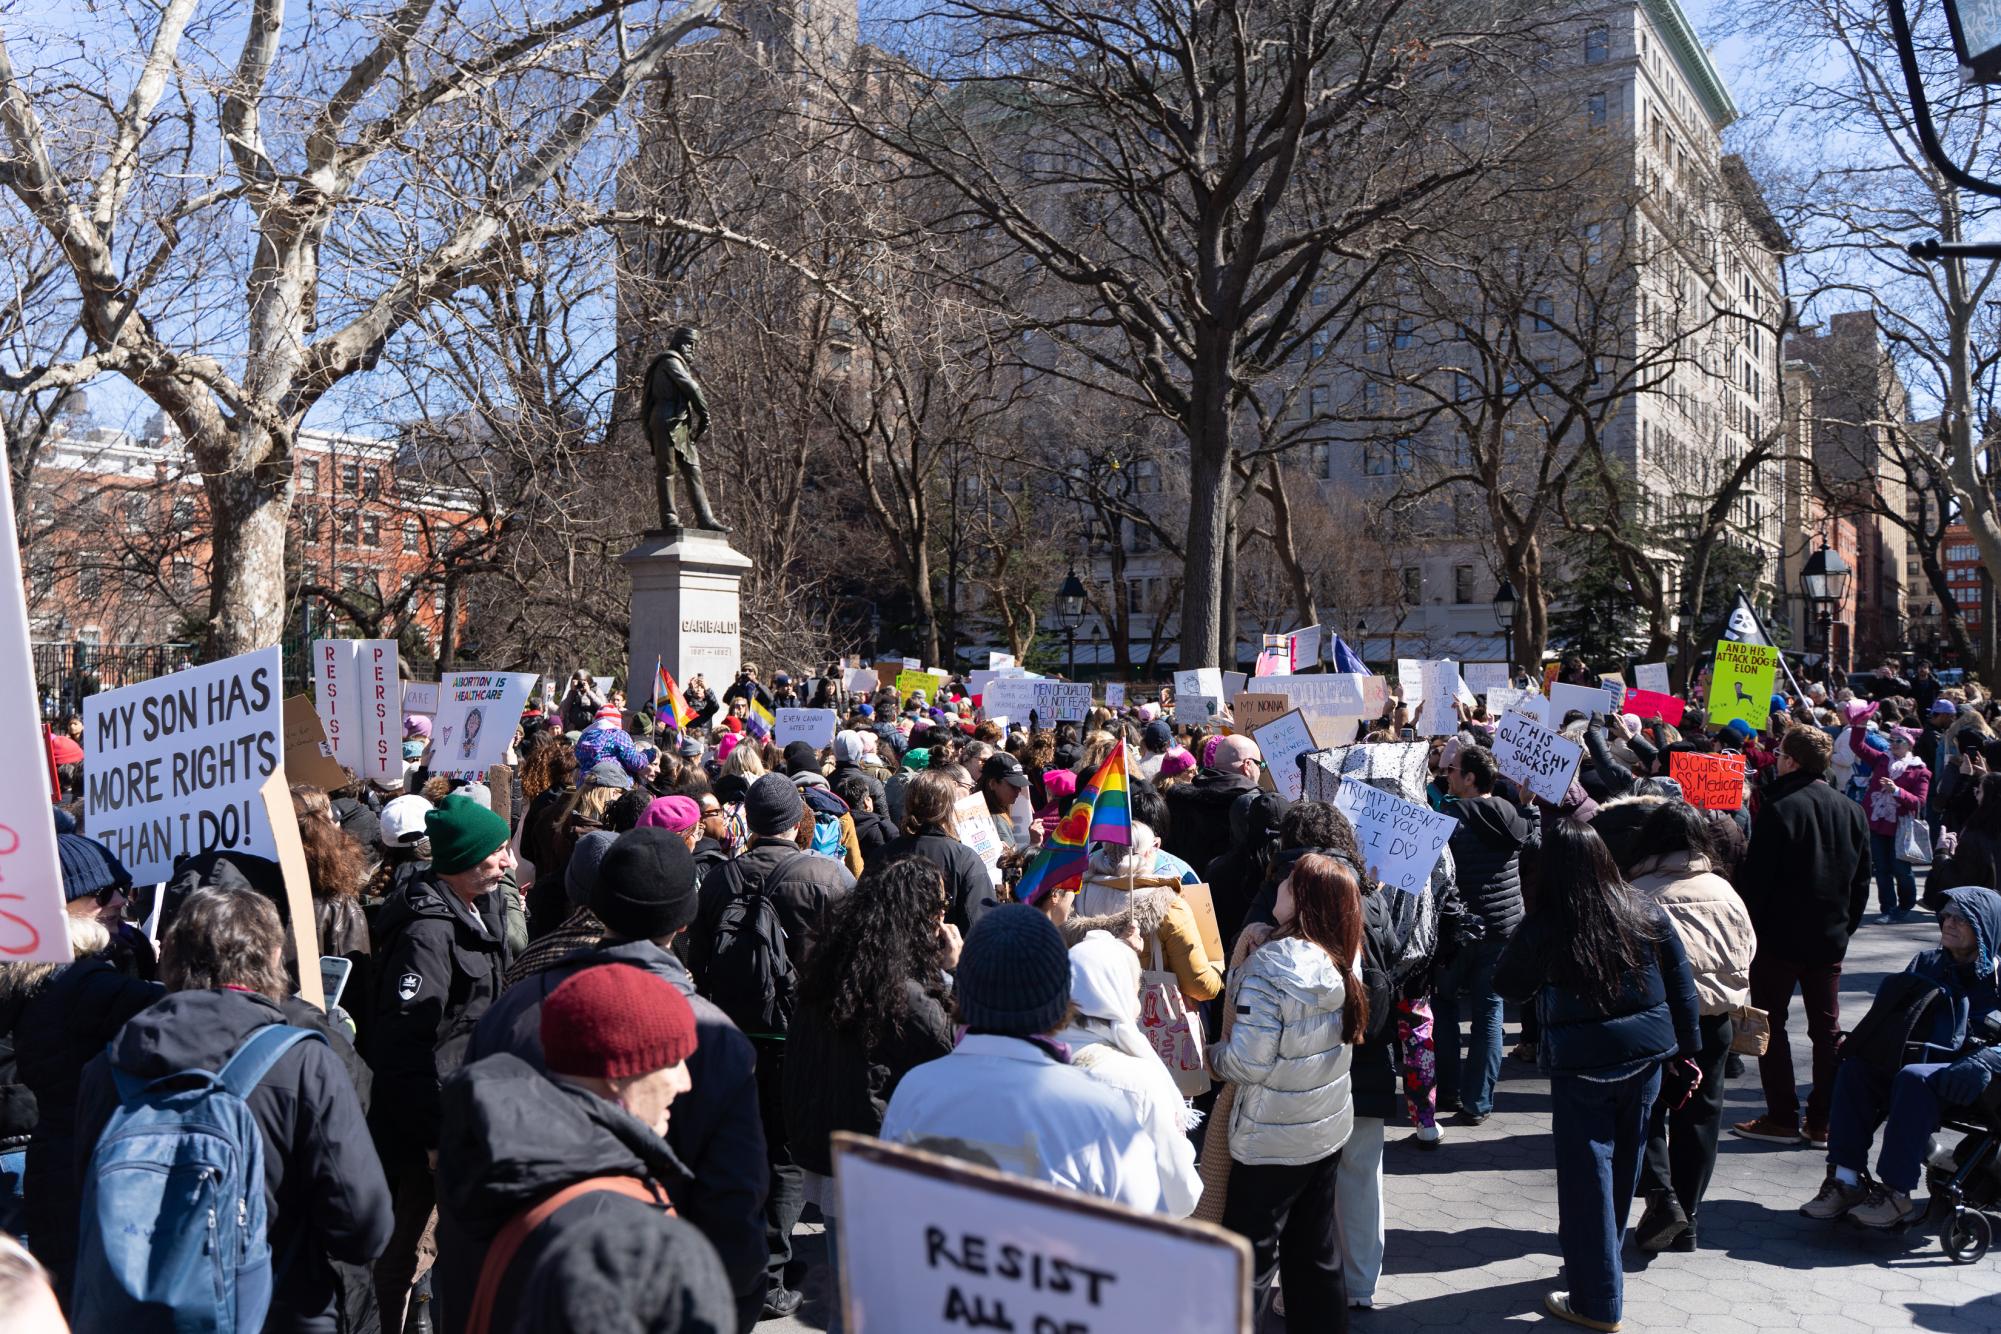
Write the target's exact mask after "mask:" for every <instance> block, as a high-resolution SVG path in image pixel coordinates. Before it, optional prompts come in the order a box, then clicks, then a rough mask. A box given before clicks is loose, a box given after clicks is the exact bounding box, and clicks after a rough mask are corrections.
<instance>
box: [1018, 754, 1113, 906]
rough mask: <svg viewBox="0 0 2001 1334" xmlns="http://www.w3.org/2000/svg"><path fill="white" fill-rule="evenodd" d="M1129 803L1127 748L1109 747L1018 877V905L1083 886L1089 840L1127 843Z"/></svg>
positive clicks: (1088, 862)
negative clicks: (1101, 762) (1058, 891)
mask: <svg viewBox="0 0 2001 1334" xmlns="http://www.w3.org/2000/svg"><path fill="white" fill-rule="evenodd" d="M1132 837H1133V832H1132V803H1131V799H1130V797H1129V796H1128V793H1127V789H1126V748H1125V747H1124V746H1114V747H1112V753H1111V754H1109V755H1107V756H1105V762H1104V763H1103V764H1101V765H1099V766H1098V772H1097V773H1095V774H1093V775H1091V781H1090V782H1088V783H1086V784H1085V785H1084V786H1083V787H1081V788H1079V789H1078V790H1077V796H1076V798H1075V799H1074V800H1072V801H1071V803H1070V809H1069V811H1068V812H1066V813H1065V814H1064V816H1063V819H1062V820H1061V822H1059V823H1058V824H1057V826H1056V828H1055V829H1054V830H1052V831H1051V832H1050V835H1049V839H1048V841H1047V842H1045V843H1044V844H1043V845H1042V851H1041V852H1038V853H1037V854H1036V855H1035V860H1034V861H1032V862H1030V863H1029V864H1028V869H1027V870H1026V871H1024V872H1022V875H1021V882H1020V883H1019V884H1017V885H1016V886H1015V887H1014V897H1015V901H1016V902H1017V903H1036V902H1038V901H1040V900H1041V898H1042V896H1043V895H1045V894H1048V893H1051V892H1052V891H1056V890H1064V889H1076V888H1077V887H1078V886H1079V885H1081V884H1083V883H1084V870H1085V868H1086V867H1087V866H1088V865H1089V864H1090V861H1091V852H1090V847H1091V843H1092V841H1093V840H1098V841H1102V842H1106V843H1131V842H1132Z"/></svg>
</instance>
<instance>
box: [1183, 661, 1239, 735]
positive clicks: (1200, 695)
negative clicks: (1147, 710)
mask: <svg viewBox="0 0 2001 1334" xmlns="http://www.w3.org/2000/svg"><path fill="white" fill-rule="evenodd" d="M1227 698H1228V696H1226V695H1224V693H1223V669H1222V668H1220V667H1197V668H1195V669H1194V670H1193V671H1186V672H1176V673H1175V674H1174V721H1175V722H1177V723H1206V722H1208V721H1209V720H1210V719H1211V718H1213V717H1215V716H1216V715H1217V714H1219V713H1221V712H1222V711H1223V703H1224V701H1225V700H1226V699H1227ZM1204 701H1206V703H1205V702H1204Z"/></svg>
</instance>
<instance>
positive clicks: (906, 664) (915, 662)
mask: <svg viewBox="0 0 2001 1334" xmlns="http://www.w3.org/2000/svg"><path fill="white" fill-rule="evenodd" d="M923 669H924V659H922V658H905V659H903V670H904V671H906V672H917V671H922V670H923Z"/></svg>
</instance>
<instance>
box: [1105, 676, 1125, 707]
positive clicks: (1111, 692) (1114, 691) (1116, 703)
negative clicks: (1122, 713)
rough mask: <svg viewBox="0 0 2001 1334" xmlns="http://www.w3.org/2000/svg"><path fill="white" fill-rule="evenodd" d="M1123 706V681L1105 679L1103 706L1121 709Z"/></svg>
mask: <svg viewBox="0 0 2001 1334" xmlns="http://www.w3.org/2000/svg"><path fill="white" fill-rule="evenodd" d="M1125 706H1126V687H1125V683H1124V682H1122V681H1107V682H1106V683H1105V707H1106V708H1108V709H1123V708H1124V707H1125Z"/></svg>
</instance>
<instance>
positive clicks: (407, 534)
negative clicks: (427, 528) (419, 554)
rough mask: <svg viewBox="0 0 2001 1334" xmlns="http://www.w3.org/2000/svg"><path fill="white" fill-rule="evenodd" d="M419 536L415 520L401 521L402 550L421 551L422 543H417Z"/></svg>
mask: <svg viewBox="0 0 2001 1334" xmlns="http://www.w3.org/2000/svg"><path fill="white" fill-rule="evenodd" d="M420 536H421V534H420V532H419V530H418V528H417V521H416V520H415V519H405V520H403V550H405V551H408V552H416V551H420V550H422V543H421V542H420V541H419V538H420Z"/></svg>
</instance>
